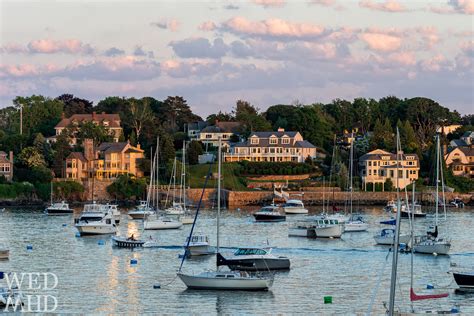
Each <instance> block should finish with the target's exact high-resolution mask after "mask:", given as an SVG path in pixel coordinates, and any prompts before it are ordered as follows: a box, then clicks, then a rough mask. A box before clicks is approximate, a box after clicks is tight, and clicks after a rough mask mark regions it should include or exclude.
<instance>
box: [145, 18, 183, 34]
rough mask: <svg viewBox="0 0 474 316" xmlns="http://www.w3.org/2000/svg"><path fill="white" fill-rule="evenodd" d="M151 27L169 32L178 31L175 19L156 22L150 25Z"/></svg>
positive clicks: (178, 24)
mask: <svg viewBox="0 0 474 316" xmlns="http://www.w3.org/2000/svg"><path fill="white" fill-rule="evenodd" d="M150 25H151V26H156V27H158V28H160V29H163V30H170V31H171V32H176V31H178V28H179V26H180V23H179V21H178V20H176V19H162V20H160V21H158V22H152V23H150Z"/></svg>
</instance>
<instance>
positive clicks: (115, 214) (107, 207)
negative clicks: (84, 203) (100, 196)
mask: <svg viewBox="0 0 474 316" xmlns="http://www.w3.org/2000/svg"><path fill="white" fill-rule="evenodd" d="M103 207H104V211H105V212H107V211H110V212H111V213H112V218H113V220H114V222H115V224H119V223H120V217H121V214H120V210H119V209H118V205H116V204H109V203H107V204H105V205H103Z"/></svg>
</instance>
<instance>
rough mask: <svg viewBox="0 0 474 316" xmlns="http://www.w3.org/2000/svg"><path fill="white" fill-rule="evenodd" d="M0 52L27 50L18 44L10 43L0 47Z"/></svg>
mask: <svg viewBox="0 0 474 316" xmlns="http://www.w3.org/2000/svg"><path fill="white" fill-rule="evenodd" d="M0 52H1V53H5V54H16V53H27V52H28V50H27V49H26V48H25V47H23V46H22V45H20V44H16V43H10V44H6V45H4V46H2V47H1V48H0Z"/></svg>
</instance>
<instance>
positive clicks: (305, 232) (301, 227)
mask: <svg viewBox="0 0 474 316" xmlns="http://www.w3.org/2000/svg"><path fill="white" fill-rule="evenodd" d="M288 236H289V237H308V238H315V237H316V231H315V230H314V225H313V224H312V223H310V222H299V223H295V224H293V225H292V226H290V227H289V228H288Z"/></svg>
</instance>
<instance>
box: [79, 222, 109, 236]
mask: <svg viewBox="0 0 474 316" xmlns="http://www.w3.org/2000/svg"><path fill="white" fill-rule="evenodd" d="M76 228H77V230H78V231H79V233H80V234H81V236H82V235H110V234H115V233H116V232H117V227H115V225H80V224H79V225H76Z"/></svg>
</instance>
